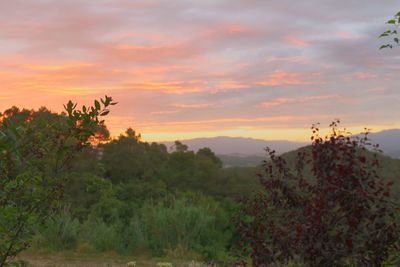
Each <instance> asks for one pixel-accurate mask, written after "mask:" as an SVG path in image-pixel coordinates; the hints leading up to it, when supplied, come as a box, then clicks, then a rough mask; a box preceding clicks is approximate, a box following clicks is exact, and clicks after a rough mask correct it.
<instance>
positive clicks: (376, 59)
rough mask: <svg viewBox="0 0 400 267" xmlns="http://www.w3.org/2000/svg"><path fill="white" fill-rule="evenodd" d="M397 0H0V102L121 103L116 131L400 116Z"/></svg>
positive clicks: (295, 132) (361, 123)
mask: <svg viewBox="0 0 400 267" xmlns="http://www.w3.org/2000/svg"><path fill="white" fill-rule="evenodd" d="M399 9H400V7H399V4H398V0H385V1H378V0H346V1H344V0H343V1H341V0H304V1H293V0H164V1H162V0H159V1H153V0H146V1H145V0H141V1H139V0H96V1H89V0H86V1H83V0H57V1H56V0H53V1H51V0H36V1H34V0H32V1H23V0H12V1H0V110H5V109H6V108H8V107H10V106H13V105H16V106H18V107H26V108H35V109H36V108H38V107H40V106H46V107H48V108H50V109H51V110H53V111H57V112H60V111H62V104H63V103H65V102H67V101H68V100H69V99H72V100H74V101H77V102H78V103H79V104H90V103H91V101H92V100H93V99H95V98H99V97H101V96H104V95H105V94H107V95H111V96H113V98H114V99H115V100H116V101H118V102H119V104H118V105H117V106H115V108H114V109H113V110H112V115H111V116H109V118H108V119H107V125H108V127H109V128H110V130H111V132H112V134H113V135H118V134H120V133H122V132H123V131H124V130H125V129H126V128H127V127H129V126H131V127H132V128H134V129H136V130H137V131H138V132H141V133H142V136H143V137H144V139H145V140H174V139H186V138H191V137H200V136H218V135H228V136H245V137H255V138H262V139H289V140H305V139H307V137H308V136H309V133H310V131H309V128H310V126H311V124H313V123H317V122H320V123H321V124H322V125H327V124H329V122H330V121H332V120H333V119H335V118H340V119H341V121H342V122H343V123H342V124H343V126H345V127H347V128H348V129H350V130H351V131H353V132H357V131H361V130H362V129H363V128H364V127H369V128H372V130H374V131H378V130H381V129H387V128H400V108H399V103H400V88H399V84H400V83H399V82H400V76H399V73H400V72H399V71H400V48H397V49H393V50H378V48H379V46H380V44H382V40H378V39H377V36H378V35H379V34H380V33H381V32H382V31H384V30H385V29H386V28H387V25H385V23H384V22H385V21H386V20H388V19H390V18H391V17H392V16H393V14H395V13H396V12H397V11H399Z"/></svg>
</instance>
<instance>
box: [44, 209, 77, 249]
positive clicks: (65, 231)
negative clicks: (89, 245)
mask: <svg viewBox="0 0 400 267" xmlns="http://www.w3.org/2000/svg"><path fill="white" fill-rule="evenodd" d="M39 227H40V229H41V230H40V236H41V237H42V242H43V244H42V245H43V246H45V247H48V248H50V249H54V250H63V249H73V248H75V247H76V245H77V243H78V240H79V236H80V231H81V224H80V222H79V221H78V220H77V219H76V218H73V217H72V216H71V213H70V212H69V210H68V209H67V208H64V209H63V210H62V211H61V212H60V213H58V214H54V215H51V216H50V218H49V219H48V220H47V221H46V223H45V224H44V225H42V226H39Z"/></svg>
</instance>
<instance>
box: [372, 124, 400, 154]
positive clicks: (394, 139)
mask: <svg viewBox="0 0 400 267" xmlns="http://www.w3.org/2000/svg"><path fill="white" fill-rule="evenodd" d="M369 138H370V139H371V141H372V143H374V144H379V148H380V149H382V151H383V153H385V154H386V155H389V156H391V157H394V158H400V129H390V130H384V131H381V132H377V133H371V134H369Z"/></svg>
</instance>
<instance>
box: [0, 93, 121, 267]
mask: <svg viewBox="0 0 400 267" xmlns="http://www.w3.org/2000/svg"><path fill="white" fill-rule="evenodd" d="M101 102H102V103H103V105H102V106H101V105H99V104H96V103H95V106H94V107H85V106H83V107H82V110H78V109H76V104H74V103H72V102H71V101H70V102H68V104H66V105H65V109H66V111H67V113H68V114H67V116H65V114H64V115H58V114H54V113H51V112H50V111H48V110H47V109H45V108H41V109H40V110H39V111H37V112H34V111H29V110H22V111H21V110H19V109H18V108H16V107H13V108H11V109H9V110H6V111H5V112H4V113H3V114H0V118H1V120H0V266H3V265H5V264H6V262H7V260H8V259H9V258H12V257H14V256H15V255H17V254H18V253H19V252H20V251H22V250H24V249H25V248H26V247H28V246H29V244H30V238H31V236H32V233H33V231H34V229H33V226H34V225H40V224H42V223H44V222H45V220H46V219H47V218H48V216H49V215H50V214H51V213H52V212H53V211H54V210H55V209H56V208H57V207H58V203H59V200H60V199H61V196H62V192H63V184H64V181H65V176H64V174H65V171H66V170H67V169H68V166H69V165H70V162H71V161H72V159H73V158H74V155H75V153H76V152H77V151H79V150H81V149H82V148H83V147H85V146H87V144H88V140H89V138H90V137H91V136H93V135H94V133H95V131H96V129H98V127H99V125H102V124H103V121H99V119H98V116H104V115H106V114H107V113H108V111H109V110H108V106H109V105H114V104H115V103H113V102H112V98H111V97H107V96H106V97H105V99H102V100H101Z"/></svg>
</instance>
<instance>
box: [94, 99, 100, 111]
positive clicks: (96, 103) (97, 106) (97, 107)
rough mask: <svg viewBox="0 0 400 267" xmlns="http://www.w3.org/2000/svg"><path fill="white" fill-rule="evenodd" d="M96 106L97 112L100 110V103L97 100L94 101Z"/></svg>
mask: <svg viewBox="0 0 400 267" xmlns="http://www.w3.org/2000/svg"><path fill="white" fill-rule="evenodd" d="M94 106H95V107H96V109H97V110H99V109H100V102H99V101H97V100H95V101H94Z"/></svg>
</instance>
